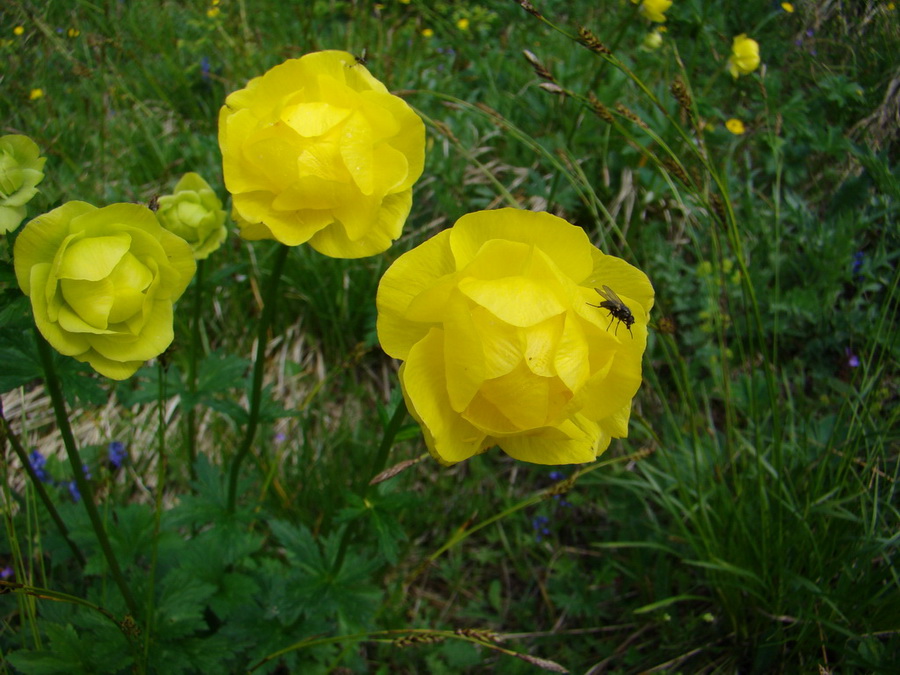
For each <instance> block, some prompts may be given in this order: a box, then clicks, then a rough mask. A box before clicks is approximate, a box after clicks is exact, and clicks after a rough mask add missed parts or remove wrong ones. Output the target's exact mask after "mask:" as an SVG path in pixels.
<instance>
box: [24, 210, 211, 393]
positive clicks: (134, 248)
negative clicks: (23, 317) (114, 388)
mask: <svg viewBox="0 0 900 675" xmlns="http://www.w3.org/2000/svg"><path fill="white" fill-rule="evenodd" d="M13 262H14V264H15V270H16V279H17V280H18V282H19V286H20V287H21V289H22V290H23V291H24V292H25V295H27V296H28V297H30V298H31V308H32V310H33V312H34V321H35V323H36V324H37V327H38V330H40V332H41V335H43V336H44V338H45V339H46V340H47V342H49V343H50V345H51V346H52V347H53V348H54V349H56V350H57V351H58V352H60V353H62V354H65V355H67V356H73V357H75V358H76V359H78V360H79V361H86V362H87V363H89V364H90V365H91V367H93V368H94V370H96V371H97V372H98V373H100V374H101V375H105V376H106V377H109V378H112V379H114V380H124V379H126V378H128V377H130V376H131V375H133V374H134V372H135V371H136V370H137V369H138V368H140V366H141V364H142V363H143V362H144V361H146V360H147V359H151V358H153V357H155V356H159V355H160V354H162V353H163V352H164V351H165V350H166V349H167V348H168V346H169V345H170V344H171V343H172V339H173V336H174V333H173V331H172V318H173V303H174V302H175V301H176V300H177V299H178V298H179V297H180V296H181V294H182V293H184V290H185V288H187V286H188V283H190V281H191V277H193V276H194V271H195V270H196V263H195V262H194V256H193V254H192V252H191V247H190V246H189V245H188V244H187V242H185V241H184V240H183V239H182V238H181V237H178V236H177V235H174V234H172V233H171V232H169V231H167V230H165V229H163V227H162V226H161V225H160V224H159V223H158V222H157V220H156V216H155V215H154V214H153V212H152V211H151V210H150V209H148V208H146V207H145V206H140V205H138V204H112V205H110V206H107V207H105V208H102V209H98V208H97V207H95V206H91V205H90V204H86V203H85V202H68V203H66V204H63V205H62V206H60V207H59V208H56V209H54V210H52V211H50V212H49V213H46V214H44V215H42V216H38V217H37V218H35V219H34V220H32V221H30V222H29V223H28V224H27V225H25V227H24V228H22V232H21V233H20V234H19V236H18V238H17V239H16V243H15V248H14V251H13Z"/></svg>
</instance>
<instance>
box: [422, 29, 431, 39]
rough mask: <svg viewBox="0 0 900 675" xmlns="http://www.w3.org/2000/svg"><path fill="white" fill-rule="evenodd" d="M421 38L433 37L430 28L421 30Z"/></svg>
mask: <svg viewBox="0 0 900 675" xmlns="http://www.w3.org/2000/svg"><path fill="white" fill-rule="evenodd" d="M422 37H426V38H430V37H434V31H433V30H432V29H431V28H423V29H422Z"/></svg>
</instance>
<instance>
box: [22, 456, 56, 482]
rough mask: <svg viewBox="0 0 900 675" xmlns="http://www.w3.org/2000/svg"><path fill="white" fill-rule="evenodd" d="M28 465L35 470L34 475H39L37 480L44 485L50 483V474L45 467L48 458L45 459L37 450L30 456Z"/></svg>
mask: <svg viewBox="0 0 900 675" xmlns="http://www.w3.org/2000/svg"><path fill="white" fill-rule="evenodd" d="M28 463H29V464H31V468H32V469H33V470H34V473H35V474H36V475H37V478H38V480H39V481H41V482H42V483H49V482H51V481H50V474H48V473H47V470H46V469H44V465H45V464H46V463H47V458H46V457H44V456H43V455H42V454H41V453H40V452H38V451H37V450H32V451H31V454H30V455H28Z"/></svg>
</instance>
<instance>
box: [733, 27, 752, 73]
mask: <svg viewBox="0 0 900 675" xmlns="http://www.w3.org/2000/svg"><path fill="white" fill-rule="evenodd" d="M758 67H759V43H758V42H757V41H756V40H751V39H750V38H748V37H747V35H746V33H741V34H740V35H738V36H737V37H735V38H734V43H733V44H732V46H731V56H730V57H729V58H728V72H730V73H731V75H732V77H734V78H737V77H738V75H748V74H750V73H752V72H753V71H754V70H756V69H757V68H758Z"/></svg>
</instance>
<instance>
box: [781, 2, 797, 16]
mask: <svg viewBox="0 0 900 675" xmlns="http://www.w3.org/2000/svg"><path fill="white" fill-rule="evenodd" d="M781 9H783V10H784V11H785V12H787V13H788V14H793V13H794V6H793V5H792V4H791V3H789V2H782V3H781Z"/></svg>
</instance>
